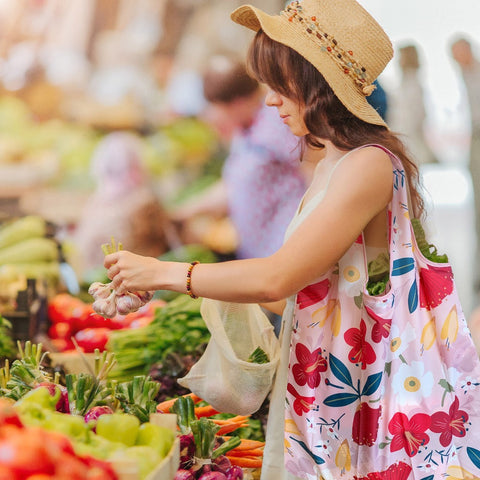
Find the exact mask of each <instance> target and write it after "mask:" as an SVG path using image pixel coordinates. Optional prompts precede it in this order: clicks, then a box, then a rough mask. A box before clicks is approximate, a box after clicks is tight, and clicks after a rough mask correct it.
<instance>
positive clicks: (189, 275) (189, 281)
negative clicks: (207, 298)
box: [187, 261, 200, 298]
mask: <svg viewBox="0 0 480 480" xmlns="http://www.w3.org/2000/svg"><path fill="white" fill-rule="evenodd" d="M199 263H200V262H197V261H195V262H192V263H190V265H189V267H188V270H187V294H188V295H190V296H191V297H192V298H198V297H197V296H196V295H195V294H194V293H193V292H192V271H193V267H194V266H195V265H198V264H199Z"/></svg>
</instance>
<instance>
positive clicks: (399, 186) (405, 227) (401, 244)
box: [365, 144, 415, 288]
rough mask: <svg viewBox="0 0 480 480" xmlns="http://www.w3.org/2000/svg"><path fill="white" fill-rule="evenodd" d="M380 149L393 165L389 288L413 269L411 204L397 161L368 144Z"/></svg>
mask: <svg viewBox="0 0 480 480" xmlns="http://www.w3.org/2000/svg"><path fill="white" fill-rule="evenodd" d="M365 146H372V147H377V148H380V149H382V150H383V151H384V152H385V153H387V154H388V155H389V157H390V159H391V161H392V167H393V176H394V178H393V195H392V200H391V202H390V205H389V222H388V224H389V226H388V238H389V253H390V282H391V284H392V287H394V288H395V286H398V285H401V284H403V283H404V282H405V281H406V280H407V278H406V277H405V275H404V273H407V272H410V271H413V270H414V267H415V260H414V257H413V251H412V246H413V244H414V238H415V237H414V232H413V227H412V224H411V222H410V213H409V212H410V210H409V205H411V201H410V194H409V191H408V190H409V189H408V182H407V177H406V175H405V169H404V168H403V165H402V162H401V160H400V159H399V158H398V157H397V156H396V155H395V154H394V153H392V152H391V151H390V150H388V149H387V148H386V147H384V146H383V145H378V144H370V145H365Z"/></svg>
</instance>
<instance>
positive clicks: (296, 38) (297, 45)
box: [231, 5, 388, 128]
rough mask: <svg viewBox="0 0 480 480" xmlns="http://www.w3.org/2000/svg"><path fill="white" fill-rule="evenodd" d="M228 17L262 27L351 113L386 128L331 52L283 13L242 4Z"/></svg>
mask: <svg viewBox="0 0 480 480" xmlns="http://www.w3.org/2000/svg"><path fill="white" fill-rule="evenodd" d="M231 19H232V20H233V21H234V22H235V23H238V24H239V25H242V26H244V27H247V28H249V29H250V30H253V31H254V32H258V30H260V29H262V30H263V31H264V32H265V33H266V35H268V36H269V37H270V38H271V39H272V40H275V41H277V42H279V43H282V44H283V45H286V46H287V47H291V48H293V50H295V51H296V52H297V53H299V54H300V55H302V57H304V58H305V59H306V60H308V61H309V62H310V63H312V64H313V65H314V66H315V67H316V68H317V70H318V71H319V72H320V73H321V74H322V75H323V76H324V78H325V80H326V81H327V82H328V84H329V85H330V87H331V88H332V90H333V91H334V93H335V95H336V96H337V97H338V99H339V100H340V101H341V102H342V104H343V105H344V106H345V107H346V108H347V109H348V110H349V111H350V112H351V113H353V114H354V115H355V116H356V117H358V118H360V119H361V120H363V121H365V122H367V123H372V124H374V125H382V126H385V127H387V128H388V126H387V124H386V123H385V121H384V120H383V119H382V117H381V116H380V115H379V113H378V112H377V111H376V110H375V108H374V107H373V106H372V105H370V103H369V102H368V100H367V98H366V96H365V95H364V94H363V93H362V92H361V91H360V90H359V89H358V88H356V87H353V88H352V80H351V78H350V77H349V76H348V75H345V73H344V72H343V71H342V70H341V69H340V68H339V66H338V65H337V64H336V63H335V62H334V61H333V60H332V58H331V57H330V54H329V53H328V52H325V51H322V50H321V49H320V48H312V40H311V38H310V37H309V36H308V34H307V33H306V32H305V34H302V33H300V32H299V31H298V28H297V27H295V25H293V24H292V23H291V22H289V21H288V20H287V19H286V17H285V16H283V15H269V14H267V13H265V12H264V11H262V10H260V9H258V8H256V7H254V6H252V5H243V6H241V7H239V8H237V9H236V10H234V11H233V12H232V14H231ZM299 33H300V34H299ZM372 80H373V79H372Z"/></svg>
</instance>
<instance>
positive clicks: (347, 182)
mask: <svg viewBox="0 0 480 480" xmlns="http://www.w3.org/2000/svg"><path fill="white" fill-rule="evenodd" d="M392 182H393V175H392V159H391V156H390V154H389V153H388V152H387V151H385V150H384V149H383V148H381V147H380V148H379V147H377V146H370V145H369V146H365V147H363V148H359V149H355V150H352V151H350V152H348V153H347V155H345V156H343V157H342V158H341V159H340V160H339V161H338V164H337V166H336V168H335V172H334V173H333V175H332V177H331V181H330V186H332V187H333V188H332V190H334V191H335V190H337V191H338V188H337V187H341V189H342V190H343V191H344V192H345V191H346V190H348V191H350V192H351V193H352V194H353V195H355V192H356V193H359V194H362V195H363V194H364V193H367V194H373V195H376V194H378V193H380V192H385V193H389V192H391V187H392Z"/></svg>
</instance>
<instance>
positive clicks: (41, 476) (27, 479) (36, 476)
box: [0, 473, 56, 480]
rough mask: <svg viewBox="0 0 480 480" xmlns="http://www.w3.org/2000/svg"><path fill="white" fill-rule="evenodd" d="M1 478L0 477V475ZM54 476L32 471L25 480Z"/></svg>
mask: <svg viewBox="0 0 480 480" xmlns="http://www.w3.org/2000/svg"><path fill="white" fill-rule="evenodd" d="M0 478H1V477H0ZM55 479H56V476H54V477H52V476H51V475H47V474H46V473H34V474H33V475H30V476H29V477H27V478H26V479H25V480H55Z"/></svg>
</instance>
